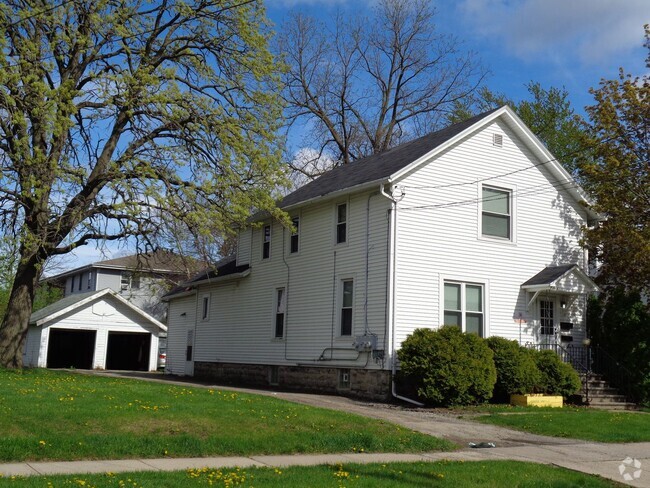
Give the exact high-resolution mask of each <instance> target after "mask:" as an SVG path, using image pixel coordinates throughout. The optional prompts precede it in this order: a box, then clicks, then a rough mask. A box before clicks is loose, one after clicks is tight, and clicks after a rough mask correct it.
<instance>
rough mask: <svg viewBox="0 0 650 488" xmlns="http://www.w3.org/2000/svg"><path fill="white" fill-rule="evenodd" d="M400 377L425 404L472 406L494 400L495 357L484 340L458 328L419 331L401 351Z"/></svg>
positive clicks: (410, 337)
mask: <svg viewBox="0 0 650 488" xmlns="http://www.w3.org/2000/svg"><path fill="white" fill-rule="evenodd" d="M398 357H399V360H400V364H401V366H400V367H401V376H402V377H403V378H405V379H406V381H408V382H410V383H412V384H414V385H415V387H416V389H417V394H418V396H419V398H420V399H422V400H423V401H424V402H425V403H428V404H431V405H438V406H452V405H472V404H477V403H483V402H485V401H487V400H489V399H490V398H491V397H492V391H493V389H494V383H495V382H496V369H495V367H494V360H493V354H492V351H491V350H490V348H489V347H488V346H487V344H486V342H485V340H483V339H481V338H480V337H478V336H476V335H473V334H464V333H462V332H461V331H460V330H459V329H458V327H455V326H445V327H441V328H440V329H438V330H431V329H416V330H415V331H414V332H413V334H411V335H410V336H409V337H407V338H406V340H405V341H404V342H402V347H401V349H400V350H399V351H398Z"/></svg>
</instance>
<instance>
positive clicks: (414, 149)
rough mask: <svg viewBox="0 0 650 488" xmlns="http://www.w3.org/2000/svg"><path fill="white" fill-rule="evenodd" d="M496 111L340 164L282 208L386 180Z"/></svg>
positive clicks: (295, 194)
mask: <svg viewBox="0 0 650 488" xmlns="http://www.w3.org/2000/svg"><path fill="white" fill-rule="evenodd" d="M496 110H498V109H494V110H490V111H489V112H485V113H482V114H479V115H476V116H475V117H472V118H470V119H467V120H465V121H463V122H460V123H458V124H454V125H451V126H449V127H446V128H444V129H442V130H439V131H437V132H433V133H431V134H428V135H426V136H424V137H420V138H419V139H414V140H412V141H410V142H406V143H404V144H401V145H399V146H397V147H394V148H392V149H389V150H388V151H384V152H382V153H380V154H375V155H373V156H368V157H366V158H363V159H359V160H358V161H355V162H353V163H350V164H346V165H341V166H337V167H336V168H334V169H332V170H330V171H328V172H327V173H325V174H323V175H322V176H320V177H319V178H317V179H315V180H314V181H312V182H310V183H308V184H306V185H305V186H303V187H300V188H298V189H297V190H296V191H294V192H293V193H290V194H289V195H287V196H286V197H284V199H283V200H282V201H281V202H280V204H279V207H280V208H284V207H289V206H291V205H295V204H297V203H301V202H304V201H306V200H311V199H312V198H316V197H320V196H324V195H327V194H328V193H332V192H335V191H340V190H344V189H346V188H352V187H354V186H358V185H362V184H364V183H371V182H373V181H379V180H383V179H386V178H388V177H389V176H391V175H392V174H394V173H396V172H397V171H399V170H401V169H402V168H404V167H406V166H408V165H409V164H411V163H412V162H413V161H415V160H417V159H418V158H420V157H422V156H424V155H425V154H427V153H428V152H430V151H432V150H433V149H435V148H436V147H438V146H440V145H441V144H443V143H445V142H447V141H448V140H449V139H451V138H453V137H454V136H456V135H458V134H460V133H461V132H463V131H464V130H465V129H467V128H469V127H471V126H472V125H474V124H475V123H477V122H478V121H480V120H481V119H483V118H485V117H487V116H488V115H490V114H491V113H493V112H495V111H496Z"/></svg>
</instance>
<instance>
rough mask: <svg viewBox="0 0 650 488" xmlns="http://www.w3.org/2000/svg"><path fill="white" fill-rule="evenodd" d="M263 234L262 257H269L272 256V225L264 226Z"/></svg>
mask: <svg viewBox="0 0 650 488" xmlns="http://www.w3.org/2000/svg"><path fill="white" fill-rule="evenodd" d="M263 236H264V238H263V240H262V259H269V258H270V257H271V226H270V225H265V226H264V233H263Z"/></svg>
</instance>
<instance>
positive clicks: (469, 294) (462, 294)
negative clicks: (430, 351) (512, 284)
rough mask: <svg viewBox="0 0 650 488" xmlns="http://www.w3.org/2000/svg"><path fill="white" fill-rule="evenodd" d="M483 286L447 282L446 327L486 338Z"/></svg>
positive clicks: (444, 321)
mask: <svg viewBox="0 0 650 488" xmlns="http://www.w3.org/2000/svg"><path fill="white" fill-rule="evenodd" d="M484 309H485V306H484V304H483V285H478V284H470V283H453V282H447V281H445V309H444V310H445V311H444V314H445V315H444V320H443V323H444V325H455V326H457V327H459V328H460V329H461V330H462V331H463V332H468V333H471V334H476V335H478V336H480V337H484V333H485V331H484V325H483V324H484Z"/></svg>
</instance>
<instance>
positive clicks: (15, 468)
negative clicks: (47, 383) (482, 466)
mask: <svg viewBox="0 0 650 488" xmlns="http://www.w3.org/2000/svg"><path fill="white" fill-rule="evenodd" d="M627 457H630V458H634V459H638V460H639V461H641V465H642V468H643V467H645V466H650V443H647V442H645V443H637V444H613V445H612V444H598V443H579V444H563V445H555V446H544V445H540V446H532V445H531V446H523V447H502V448H499V447H497V448H493V449H464V450H461V451H456V452H433V453H422V454H391V453H377V454H369V453H363V454H303V455H286V456H277V455H276V456H250V457H207V458H163V459H125V460H106V461H69V462H25V463H12V464H0V473H1V474H2V475H3V476H5V477H7V476H36V475H58V474H89V473H107V472H111V473H127V472H136V471H183V470H186V469H191V468H203V467H207V468H211V469H223V468H235V467H239V468H249V467H288V466H313V465H319V464H338V463H343V464H350V463H354V464H367V463H389V462H416V461H426V462H431V461H440V460H443V459H446V460H452V461H492V460H513V461H528V462H536V463H542V464H550V465H554V466H560V467H563V468H568V469H572V470H574V471H581V472H583V473H588V474H596V475H600V476H602V477H603V478H609V479H611V480H613V481H618V482H621V483H625V484H628V485H630V486H636V487H650V469H648V468H646V469H647V471H646V472H643V470H642V473H641V477H640V478H639V479H637V480H632V481H628V482H626V481H625V480H624V479H623V476H622V475H621V474H620V473H619V466H620V465H621V463H622V461H623V460H624V459H626V458H627ZM633 471H634V470H633V469H632V468H628V469H627V471H626V472H628V473H632V472H633Z"/></svg>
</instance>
